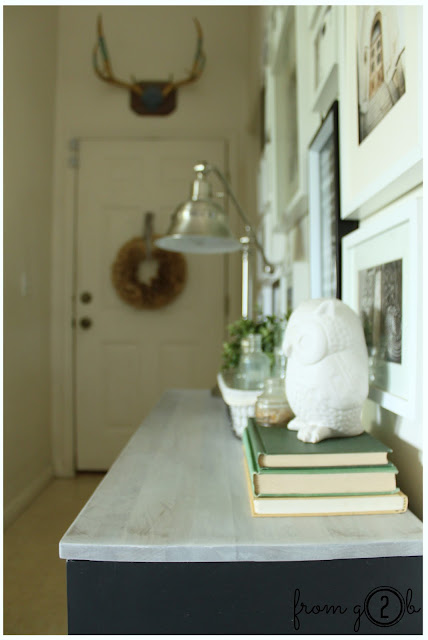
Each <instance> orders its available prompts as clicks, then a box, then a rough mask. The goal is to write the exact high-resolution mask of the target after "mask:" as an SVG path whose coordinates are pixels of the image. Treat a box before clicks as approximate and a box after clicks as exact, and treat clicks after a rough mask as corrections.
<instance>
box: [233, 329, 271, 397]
mask: <svg viewBox="0 0 428 640" xmlns="http://www.w3.org/2000/svg"><path fill="white" fill-rule="evenodd" d="M269 375H270V360H269V356H267V355H266V354H265V353H263V351H262V337H261V335H260V334H258V333H251V334H250V335H249V336H247V338H243V339H242V340H241V358H240V360H239V367H238V371H237V375H236V385H237V387H238V389H252V390H257V389H263V386H264V383H265V380H266V378H267V377H268V376H269Z"/></svg>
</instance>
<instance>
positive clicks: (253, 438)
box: [243, 418, 407, 516]
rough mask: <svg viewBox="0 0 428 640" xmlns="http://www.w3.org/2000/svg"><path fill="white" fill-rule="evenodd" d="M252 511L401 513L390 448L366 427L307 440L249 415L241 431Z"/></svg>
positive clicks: (270, 513) (403, 501)
mask: <svg viewBox="0 0 428 640" xmlns="http://www.w3.org/2000/svg"><path fill="white" fill-rule="evenodd" d="M243 443H244V452H245V462H246V471H247V479H248V489H249V495H250V502H251V507H252V512H253V515H254V516H313V515H345V514H366V513H367V514H369V513H402V512H404V511H406V509H407V496H406V495H405V494H404V493H403V492H402V491H400V490H399V489H398V488H397V485H396V474H397V468H396V467H395V466H394V465H393V464H392V463H391V462H389V461H388V453H390V452H391V449H389V448H388V447H386V446H385V445H384V444H382V443H381V442H379V440H377V439H376V438H374V437H373V436H372V435H370V434H369V433H366V432H365V433H362V434H361V435H359V436H353V437H350V438H331V439H329V440H324V441H322V442H318V443H317V444H309V443H306V442H301V441H300V440H298V438H297V432H296V431H290V430H289V429H287V427H268V428H267V427H262V426H259V425H258V424H257V422H256V421H255V420H254V419H252V418H250V419H249V420H248V426H247V427H246V429H245V431H244V433H243Z"/></svg>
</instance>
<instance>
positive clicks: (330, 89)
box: [311, 5, 343, 114]
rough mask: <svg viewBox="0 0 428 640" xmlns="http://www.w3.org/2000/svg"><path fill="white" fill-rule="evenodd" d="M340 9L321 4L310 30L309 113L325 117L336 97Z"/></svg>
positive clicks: (341, 9) (341, 8)
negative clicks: (310, 106)
mask: <svg viewBox="0 0 428 640" xmlns="http://www.w3.org/2000/svg"><path fill="white" fill-rule="evenodd" d="M341 11H343V7H338V6H335V5H324V6H322V7H321V11H320V12H319V15H318V17H317V20H316V23H315V25H314V28H313V30H312V34H311V38H312V58H313V62H312V75H313V78H312V86H313V87H314V96H313V105H312V106H313V110H314V111H317V112H318V113H321V114H325V113H326V112H327V111H328V109H329V108H330V106H331V104H332V103H333V101H334V100H335V99H336V98H337V95H338V82H339V80H338V76H339V74H338V67H339V65H338V55H337V43H338V16H339V13H340V12H341Z"/></svg>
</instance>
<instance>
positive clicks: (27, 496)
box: [3, 466, 54, 529]
mask: <svg viewBox="0 0 428 640" xmlns="http://www.w3.org/2000/svg"><path fill="white" fill-rule="evenodd" d="M53 476H54V473H53V469H52V467H51V466H49V467H47V468H46V469H44V471H42V472H41V473H40V474H39V475H38V476H37V478H34V479H33V480H32V481H31V482H30V483H29V484H28V486H27V487H26V488H25V489H24V490H23V491H21V493H20V494H19V495H17V496H16V498H14V499H13V500H12V501H11V502H10V503H9V504H8V505H4V510H3V529H6V528H7V527H8V526H10V525H11V524H12V522H14V520H16V518H17V517H18V516H19V515H20V514H21V513H22V512H23V511H24V509H26V508H27V507H28V506H29V505H30V504H31V502H32V501H33V500H34V498H35V497H36V496H37V495H38V494H39V493H40V492H41V491H42V489H44V488H45V486H46V485H47V484H48V482H49V481H50V480H51V479H52V478H53Z"/></svg>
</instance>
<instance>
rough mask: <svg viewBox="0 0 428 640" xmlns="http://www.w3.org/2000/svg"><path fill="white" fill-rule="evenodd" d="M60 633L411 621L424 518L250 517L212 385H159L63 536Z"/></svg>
mask: <svg viewBox="0 0 428 640" xmlns="http://www.w3.org/2000/svg"><path fill="white" fill-rule="evenodd" d="M59 548H60V557H61V558H64V559H66V560H67V591H68V625H69V633H70V634H82V635H83V634H100V635H101V634H103V635H104V634H105V635H107V634H125V635H126V634H187V633H189V634H281V635H283V634H292V633H296V634H299V633H303V634H330V633H332V634H338V633H343V634H353V633H361V634H382V633H384V634H392V633H393V634H418V633H422V610H421V607H422V557H421V556H422V525H421V522H420V521H419V520H418V519H417V518H416V517H415V516H414V515H413V514H412V513H411V512H410V511H407V512H406V513H404V514H397V515H395V514H386V515H365V516H326V517H284V518H253V517H252V515H251V510H250V504H249V498H248V493H247V486H246V478H245V472H244V463H243V452H242V443H241V441H240V440H238V439H237V438H236V437H235V436H234V435H233V433H232V430H231V428H230V426H229V424H228V419H227V414H226V408H225V405H224V403H223V401H222V399H221V398H216V397H212V396H211V395H210V393H209V391H199V390H197V391H196V390H195V391H194V390H190V391H189V390H186V391H184V390H170V391H168V392H166V393H165V394H164V396H163V397H162V399H161V401H160V402H159V404H158V405H157V406H156V407H155V409H154V410H153V412H152V413H151V414H150V415H149V416H148V417H147V418H146V420H144V422H143V424H142V425H141V427H140V428H139V429H138V430H137V431H136V433H135V434H134V436H133V437H132V438H131V440H130V441H129V443H128V444H127V446H126V447H125V449H124V450H123V451H122V453H121V454H120V455H119V457H118V458H117V460H116V462H115V463H114V465H113V466H112V467H111V469H110V471H109V472H108V474H107V475H106V476H105V478H104V479H103V481H102V482H101V484H100V485H99V487H98V488H97V489H96V491H95V493H94V494H93V495H92V497H91V498H90V500H89V501H88V502H87V504H86V505H85V507H84V508H83V510H82V511H81V512H80V514H79V515H78V516H77V518H76V520H75V521H74V522H73V524H72V525H71V526H70V528H69V529H68V531H67V532H66V533H65V535H64V537H63V538H62V540H61V541H60V545H59Z"/></svg>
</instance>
